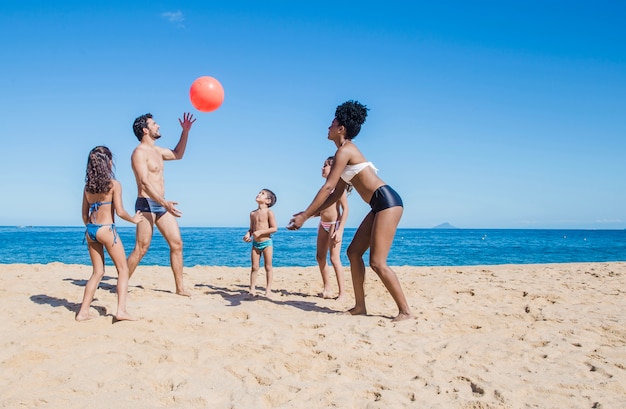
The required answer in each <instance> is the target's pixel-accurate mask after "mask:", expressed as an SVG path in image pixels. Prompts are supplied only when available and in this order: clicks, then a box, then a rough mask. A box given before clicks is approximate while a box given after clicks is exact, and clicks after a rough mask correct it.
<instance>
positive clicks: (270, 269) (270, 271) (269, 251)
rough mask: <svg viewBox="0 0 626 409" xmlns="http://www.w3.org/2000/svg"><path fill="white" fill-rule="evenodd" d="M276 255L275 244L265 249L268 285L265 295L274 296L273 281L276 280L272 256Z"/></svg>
mask: <svg viewBox="0 0 626 409" xmlns="http://www.w3.org/2000/svg"><path fill="white" fill-rule="evenodd" d="M273 255H274V246H273V245H272V246H268V247H266V248H265V249H264V250H263V259H264V263H263V264H264V265H265V274H266V280H267V281H266V285H265V296H266V297H271V296H272V282H273V281H274V268H273V267H272V257H273Z"/></svg>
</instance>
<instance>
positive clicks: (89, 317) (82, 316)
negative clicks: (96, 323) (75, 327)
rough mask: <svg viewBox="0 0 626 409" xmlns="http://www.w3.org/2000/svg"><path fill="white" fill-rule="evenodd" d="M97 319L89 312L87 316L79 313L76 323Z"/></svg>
mask: <svg viewBox="0 0 626 409" xmlns="http://www.w3.org/2000/svg"><path fill="white" fill-rule="evenodd" d="M93 318H95V317H94V316H93V315H89V312H87V313H86V314H83V313H78V314H76V317H75V319H76V321H78V322H81V321H88V320H90V319H93Z"/></svg>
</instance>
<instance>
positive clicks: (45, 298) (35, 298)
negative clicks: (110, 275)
mask: <svg viewBox="0 0 626 409" xmlns="http://www.w3.org/2000/svg"><path fill="white" fill-rule="evenodd" d="M30 300H31V301H32V302H34V303H35V304H42V305H43V304H47V305H50V306H51V307H63V308H66V309H67V310H68V311H72V312H76V311H78V309H79V308H80V304H78V303H75V302H70V301H68V300H66V299H65V298H56V297H52V296H49V295H46V294H36V295H31V296H30ZM91 308H93V309H95V310H96V311H98V314H99V315H106V308H105V307H101V306H97V305H92V306H91Z"/></svg>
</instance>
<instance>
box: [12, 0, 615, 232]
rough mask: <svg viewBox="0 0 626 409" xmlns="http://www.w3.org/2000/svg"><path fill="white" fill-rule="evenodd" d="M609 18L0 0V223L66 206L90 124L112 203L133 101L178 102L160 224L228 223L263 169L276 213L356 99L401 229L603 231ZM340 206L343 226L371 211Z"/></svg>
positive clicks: (611, 104) (240, 212)
mask: <svg viewBox="0 0 626 409" xmlns="http://www.w3.org/2000/svg"><path fill="white" fill-rule="evenodd" d="M362 4H365V6H363V5H362ZM624 21H626V5H625V4H624V3H622V2H615V1H594V2H591V1H586V2H576V1H568V2H565V1H552V2H534V1H530V2H501V1H475V2H451V1H441V2H433V1H419V0H418V1H413V2H408V1H407V2H404V1H394V0H388V1H385V2H353V1H341V2H337V1H332V2H331V1H315V2H307V3H304V2H293V1H290V2H287V1H263V2H261V1H228V2H226V1H197V2H194V1H123V2H121V1H107V2H85V1H55V2H50V1H29V0H23V1H11V2H2V3H1V5H0V38H2V40H0V50H1V55H2V61H3V62H2V64H0V89H1V92H0V138H1V140H2V145H3V153H4V155H3V159H2V161H0V191H1V192H2V200H0V225H80V224H81V217H80V211H81V197H82V196H81V195H82V189H83V182H84V171H85V164H86V158H87V153H88V152H89V150H90V149H91V148H93V147H94V146H96V145H100V144H104V145H107V146H109V147H110V148H111V150H112V151H113V153H114V155H115V162H116V175H117V178H118V179H119V180H120V182H121V183H122V186H123V188H124V196H123V197H124V202H125V207H126V208H127V210H128V211H132V207H133V204H134V199H135V197H136V187H135V182H134V178H133V174H132V170H131V167H130V155H131V152H132V150H133V149H134V147H135V146H136V144H137V140H136V139H135V136H134V135H133V133H132V129H131V126H132V122H133V120H134V118H135V117H137V116H138V115H141V114H143V113H146V112H151V113H152V114H153V115H154V117H155V120H156V121H157V123H159V124H160V125H161V134H162V135H163V137H162V138H161V140H160V141H159V143H160V144H161V145H162V146H167V147H174V145H175V144H176V142H177V141H178V137H179V135H180V125H179V123H178V119H177V118H179V117H181V116H182V114H183V112H185V111H191V112H193V113H194V114H195V116H196V117H197V121H196V123H195V124H194V126H193V129H192V131H191V134H190V139H189V144H188V148H187V152H186V154H185V157H184V158H183V160H181V161H176V162H168V163H166V170H165V178H166V196H167V198H168V199H170V200H174V201H178V202H179V208H180V209H181V210H182V212H183V217H182V218H181V219H180V220H179V222H180V225H181V226H228V227H238V226H247V224H248V213H249V211H250V210H252V209H254V208H255V206H256V205H255V200H254V198H255V196H256V194H257V193H258V191H259V190H260V189H261V188H270V189H272V190H273V191H274V192H275V193H276V194H277V196H278V202H277V204H276V206H275V207H274V208H273V209H274V212H275V214H276V218H277V221H278V223H279V227H284V226H286V225H287V223H288V221H289V218H290V216H291V215H292V214H293V213H295V212H298V211H300V210H303V209H304V208H305V207H306V206H307V205H308V204H309V203H310V201H311V200H312V198H313V196H314V194H315V193H316V192H317V190H318V189H319V187H320V186H321V184H322V182H323V180H322V178H321V165H322V163H323V161H324V159H325V158H326V157H327V156H329V155H332V154H333V153H334V145H333V144H332V143H331V142H329V141H328V140H327V139H326V135H327V128H328V125H329V124H330V122H331V120H332V119H333V115H334V110H335V107H336V106H337V105H338V104H340V103H342V102H344V101H345V100H348V99H357V100H359V101H361V102H363V103H365V104H366V105H367V106H368V107H369V108H370V112H369V117H368V119H367V122H366V123H365V124H364V126H363V130H362V132H361V134H360V135H359V136H358V137H357V138H356V139H355V142H356V143H357V145H358V146H359V147H360V148H361V150H362V151H363V152H364V154H365V156H366V157H367V158H368V160H371V161H372V162H374V164H375V165H376V166H377V167H378V168H379V169H380V172H379V175H380V176H381V178H382V179H383V180H384V181H385V182H387V183H388V184H390V185H392V186H393V187H394V188H395V189H396V190H397V191H398V192H400V194H401V195H402V197H403V199H404V202H405V213H404V217H403V219H402V222H401V225H400V227H406V228H411V227H416V228H421V227H433V226H435V225H437V224H439V223H443V222H449V223H451V224H453V225H455V226H458V227H463V228H598V229H604V228H606V229H615V228H617V229H622V228H625V227H626V182H625V176H626V160H624V155H625V153H626V46H625V45H624V44H626V25H624ZM203 75H210V76H213V77H215V78H217V79H218V80H219V81H220V82H221V83H222V85H223V87H224V90H225V99H224V103H223V105H222V106H221V107H220V108H219V109H218V110H217V111H214V112H211V113H200V112H198V111H195V109H194V108H193V107H192V105H191V103H190V101H189V87H190V86H191V83H192V82H193V80H194V79H196V78H197V77H200V76H203ZM350 205H351V213H350V217H349V222H348V225H349V226H351V227H355V226H357V225H358V223H359V222H360V220H361V219H362V217H363V216H364V215H365V214H366V213H367V211H368V210H369V209H368V207H367V205H366V204H365V203H363V202H362V201H361V200H360V198H359V197H358V195H356V194H354V195H352V196H351V197H350ZM125 223H126V222H123V221H121V223H120V224H125ZM314 223H316V221H315V220H311V221H309V222H308V223H307V224H306V225H305V227H313V226H314V225H315V224H314Z"/></svg>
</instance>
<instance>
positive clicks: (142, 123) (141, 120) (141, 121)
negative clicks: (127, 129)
mask: <svg viewBox="0 0 626 409" xmlns="http://www.w3.org/2000/svg"><path fill="white" fill-rule="evenodd" d="M150 118H152V114H150V113H148V114H145V115H141V116H138V117H137V118H135V122H133V132H134V133H135V136H136V137H137V139H139V142H141V140H142V139H143V128H147V127H148V119H150Z"/></svg>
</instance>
